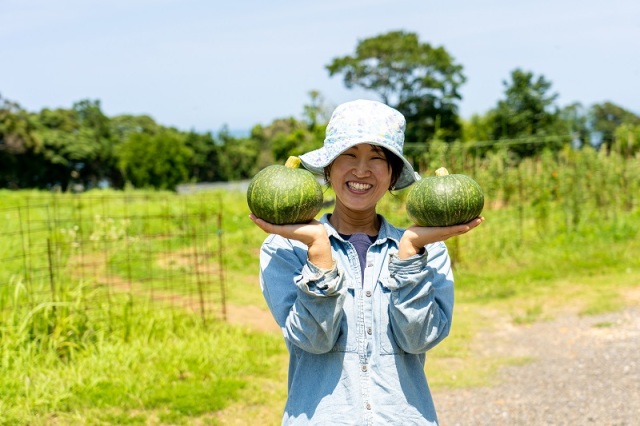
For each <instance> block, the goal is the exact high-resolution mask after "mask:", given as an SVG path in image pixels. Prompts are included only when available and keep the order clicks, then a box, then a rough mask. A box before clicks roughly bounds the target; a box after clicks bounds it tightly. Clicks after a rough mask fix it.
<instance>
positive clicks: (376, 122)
mask: <svg viewBox="0 0 640 426" xmlns="http://www.w3.org/2000/svg"><path fill="white" fill-rule="evenodd" d="M405 125H406V123H405V118H404V116H403V115H402V114H400V113H399V112H398V111H396V110H395V109H393V108H390V107H388V106H387V105H384V104H382V103H380V102H375V101H364V100H357V101H352V102H347V103H345V104H342V105H340V106H338V108H336V110H335V111H334V113H333V115H332V117H331V120H330V121H329V124H328V126H327V133H326V138H325V141H324V145H323V147H322V148H320V149H318V150H315V151H311V152H309V153H306V154H303V155H301V156H300V159H301V161H302V164H303V165H304V167H306V168H307V169H309V170H311V171H312V172H315V173H317V174H324V175H325V178H326V180H327V182H328V183H329V184H330V185H331V186H332V187H333V189H334V191H335V196H336V202H335V207H334V210H333V212H332V213H331V214H326V215H324V216H323V217H322V218H320V220H312V221H311V222H309V223H305V224H298V225H283V226H278V225H273V224H271V223H268V222H266V221H264V220H262V219H258V218H257V217H256V216H253V215H252V217H251V218H252V220H253V221H254V222H255V223H256V225H258V226H259V227H260V228H261V229H262V230H264V231H265V232H267V233H269V234H270V235H269V236H268V237H267V238H266V240H265V241H264V243H263V244H262V248H261V252H260V268H261V269H260V282H261V286H262V291H263V294H264V297H265V299H266V301H267V305H268V306H269V309H270V310H271V313H272V314H273V316H274V318H275V320H276V322H277V323H278V325H279V326H280V329H281V330H282V334H283V336H284V339H285V342H286V345H287V349H288V350H289V354H290V358H289V364H290V367H289V372H290V376H289V382H288V385H289V387H288V392H289V396H288V400H287V404H286V408H285V412H284V417H283V424H288V425H307V424H320V423H322V424H324V423H327V424H345V425H346V424H353V425H362V424H385V423H387V424H416V425H436V424H437V417H436V413H435V408H434V405H433V401H432V398H431V394H430V391H429V387H428V385H427V380H426V377H425V374H424V362H425V352H426V351H427V350H429V349H431V348H432V347H434V346H435V345H437V344H438V343H439V342H440V341H442V339H444V338H445V337H446V336H447V334H448V333H449V329H450V326H451V318H452V311H453V274H452V271H451V262H450V259H449V255H448V252H447V248H446V246H445V244H444V243H443V242H442V241H443V240H446V239H447V238H449V237H451V236H455V235H461V234H463V233H465V232H468V231H469V230H471V229H472V228H474V227H476V226H478V225H479V224H480V223H481V222H482V220H483V219H482V218H478V219H476V220H474V221H472V222H469V223H467V224H464V225H459V226H452V227H442V228H427V227H420V226H411V227H409V228H408V229H400V228H397V227H395V226H393V225H392V224H390V223H389V222H388V221H387V220H386V219H385V218H384V217H383V216H382V215H380V214H378V213H377V211H376V208H377V205H378V202H379V201H380V200H381V199H382V198H383V196H384V195H385V194H386V192H387V191H389V190H391V189H392V188H395V189H402V188H405V187H407V186H409V185H411V184H413V183H414V182H415V181H416V180H417V179H418V178H419V177H418V175H417V174H416V173H415V172H414V170H413V168H412V166H411V164H410V163H409V162H408V161H407V160H406V159H404V157H403V155H402V149H403V145H404V129H405Z"/></svg>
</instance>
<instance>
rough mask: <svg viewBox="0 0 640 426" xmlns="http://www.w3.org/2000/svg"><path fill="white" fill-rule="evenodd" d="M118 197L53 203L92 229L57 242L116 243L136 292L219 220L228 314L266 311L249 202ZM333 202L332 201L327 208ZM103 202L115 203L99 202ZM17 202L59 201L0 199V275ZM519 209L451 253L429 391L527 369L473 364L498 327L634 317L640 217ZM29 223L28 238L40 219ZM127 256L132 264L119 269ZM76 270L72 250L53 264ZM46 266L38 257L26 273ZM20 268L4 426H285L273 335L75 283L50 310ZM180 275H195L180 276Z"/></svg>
mask: <svg viewBox="0 0 640 426" xmlns="http://www.w3.org/2000/svg"><path fill="white" fill-rule="evenodd" d="M494 186H495V185H493V184H492V185H488V184H487V187H489V188H493V187H494ZM562 188H565V187H564V186H563V187H562ZM563 190H565V189H563ZM496 191H498V190H496ZM125 195H128V196H130V199H129V201H128V202H122V199H123V197H122V196H123V194H122V193H112V192H109V191H106V192H100V193H89V194H85V195H82V196H77V195H68V194H63V195H60V196H59V197H58V198H55V202H56V203H59V207H60V209H61V211H62V210H63V209H69V212H71V211H72V210H73V209H72V208H71V207H73V206H75V207H78V206H80V207H81V209H80V211H81V212H82V214H83V217H84V218H85V219H86V220H85V222H84V223H85V225H84V226H83V227H81V228H78V229H77V230H76V229H75V228H74V223H73V222H72V221H69V222H65V221H58V222H56V226H57V228H56V229H53V235H54V236H55V238H59V239H60V240H62V241H71V240H72V237H71V235H72V233H73V232H85V233H86V234H87V235H95V236H97V237H98V242H99V244H98V246H97V247H96V250H98V249H100V247H102V248H104V247H106V245H105V244H103V243H104V239H105V238H107V236H109V235H111V236H115V237H114V238H115V240H113V242H112V243H111V242H110V244H113V250H112V251H113V253H114V254H113V255H109V256H108V257H109V258H110V263H109V265H110V266H109V267H110V268H111V271H112V273H114V274H122V275H123V276H127V274H130V275H131V276H132V277H136V276H142V275H143V274H144V273H145V268H148V264H149V262H148V257H149V256H150V255H151V256H155V255H156V254H157V253H160V252H162V251H163V250H164V251H170V252H175V253H178V252H180V251H184V250H188V249H189V248H190V242H191V240H190V238H189V235H188V233H186V230H188V229H191V227H193V226H197V225H198V224H199V223H202V221H200V220H198V218H199V217H202V216H199V215H203V214H205V213H211V214H215V212H221V213H222V216H221V217H222V232H223V240H222V241H223V244H224V247H223V250H224V266H225V275H226V279H227V282H228V283H229V285H228V286H227V300H228V303H230V304H233V305H235V306H240V307H242V306H259V307H261V308H266V305H265V302H264V300H263V298H262V295H261V293H260V290H259V287H258V277H257V268H258V265H257V253H258V249H259V246H260V243H261V242H262V240H263V239H264V237H265V235H264V234H263V233H262V231H260V230H259V229H258V228H257V227H255V226H254V225H253V224H252V222H251V221H250V220H249V219H248V217H247V215H248V213H249V212H248V209H247V207H246V202H245V201H244V197H243V195H244V194H239V193H214V194H208V195H207V196H206V197H204V196H203V197H200V196H194V197H193V198H189V199H188V200H189V201H185V199H184V198H183V197H179V196H176V195H172V194H154V193H138V192H133V193H126V194H125ZM331 195H332V194H331V193H330V191H328V192H327V194H326V197H327V198H330V197H331ZM103 196H104V197H105V198H107V199H109V198H110V201H108V202H105V204H100V203H96V202H95V200H96V199H97V198H96V197H103ZM405 197H406V191H402V192H400V193H398V194H396V195H395V196H388V197H386V198H385V199H384V201H383V202H382V204H381V206H380V213H382V214H383V215H385V217H387V218H388V219H389V220H390V221H391V222H393V223H395V224H398V225H400V226H405V225H408V220H407V218H406V215H405V213H404V208H403V205H404V204H403V203H404V199H405ZM25 198H28V200H29V201H28V202H29V204H30V205H32V206H40V205H42V206H46V205H51V203H52V202H54V201H52V200H54V199H53V198H52V197H51V195H50V194H47V193H43V192H37V191H27V192H10V191H0V214H2V215H4V219H5V220H4V221H0V239H2V243H1V244H0V260H2V259H10V258H12V255H13V254H14V253H15V252H19V251H20V250H21V249H22V248H23V247H24V244H25V241H24V240H21V239H20V238H19V235H20V234H19V233H11V232H13V231H16V229H15V227H16V223H18V221H17V216H18V215H20V214H22V215H24V214H25V211H24V210H18V209H16V208H13V206H16V205H19V204H20V203H24V202H25ZM166 199H168V200H170V202H168V203H167V202H165V201H164V200H166ZM573 199H574V200H575V197H573ZM160 200H163V201H160ZM489 201H491V200H489ZM524 201H525V200H524V199H523V200H512V202H511V203H510V204H506V205H498V204H496V206H495V207H493V204H492V203H489V204H488V207H487V208H486V209H485V212H484V215H485V217H486V219H487V220H486V222H485V223H483V225H482V226H481V227H480V228H478V229H477V230H475V231H474V232H473V233H471V234H469V235H465V236H463V237H459V238H456V239H453V240H450V241H449V242H448V246H449V248H450V252H451V255H452V259H453V261H454V270H455V275H456V307H455V313H454V323H453V328H452V331H451V335H450V336H449V337H448V338H447V339H446V340H445V341H444V342H443V343H442V344H441V345H439V346H438V347H436V348H435V349H434V350H433V351H431V352H429V354H428V356H427V359H428V364H427V372H428V375H429V378H430V385H431V387H432V388H433V389H435V390H439V389H446V388H459V387H470V386H480V385H484V384H489V383H491V381H492V379H493V377H494V374H495V371H496V370H497V369H498V368H500V366H502V365H514V364H515V365H518V364H522V363H526V362H529V361H530V360H528V359H526V358H517V357H508V356H506V357H503V358H491V359H487V358H486V357H483V356H482V354H479V353H477V351H475V348H474V342H475V339H476V338H477V336H478V335H479V334H480V333H482V332H486V331H490V330H491V329H492V328H494V327H496V324H501V323H503V322H510V323H512V324H515V325H516V326H518V325H524V326H526V325H527V324H531V323H533V322H537V321H546V320H550V319H553V318H554V317H555V316H556V315H559V314H562V313H566V312H571V313H576V314H579V315H595V314H599V313H605V312H611V311H615V310H619V309H622V308H624V307H626V306H629V305H631V304H634V303H637V300H632V299H630V298H628V297H626V295H627V294H629V291H630V290H631V291H636V290H633V289H637V288H638V286H639V283H640V258H638V256H637V253H640V242H639V241H640V239H638V233H639V232H640V211H639V210H638V208H637V206H635V207H634V208H632V209H630V210H629V209H624V208H622V207H620V206H617V207H615V208H614V207H611V206H609V207H607V209H605V210H604V211H602V212H601V211H599V210H598V206H597V205H595V204H594V203H593V202H592V201H593V200H592V199H589V198H588V197H587V199H586V200H585V201H584V204H583V205H581V206H576V205H575V204H573V205H569V204H567V202H565V201H564V200H562V199H560V200H551V199H549V200H547V201H546V202H545V204H544V206H542V207H541V206H540V205H533V204H531V203H526V204H524ZM539 201H540V200H537V202H539ZM180 203H191V204H189V206H188V209H189V211H190V212H192V213H193V216H192V217H191V216H190V218H189V219H188V220H186V222H185V221H184V220H182V221H168V222H167V221H162V220H160V219H157V220H155V219H154V220H151V221H147V222H146V223H145V224H140V223H136V222H131V223H125V222H121V221H119V220H116V219H113V220H110V218H118V217H121V216H123V215H125V214H128V215H130V216H133V215H136V214H148V215H152V216H153V215H155V216H156V217H159V216H161V215H162V213H163V212H167V211H175V210H176V209H178V207H179V206H180ZM183 205H184V204H183ZM568 207H570V208H568ZM578 207H579V208H578ZM76 210H77V209H76ZM31 212H32V217H31V218H30V219H31V225H33V227H34V228H35V225H36V223H37V221H39V220H44V218H45V216H46V212H47V210H46V208H44V207H43V208H34V209H32V210H31ZM97 212H100V216H99V218H98V217H97V216H96V214H95V213H97ZM61 216H65V217H67V216H68V217H73V216H72V215H70V214H69V215H61ZM577 216H579V217H577ZM576 218H577V219H576ZM205 223H206V224H205V226H206V235H207V237H206V238H205V239H204V240H203V241H199V242H198V244H201V245H202V247H205V248H206V249H208V250H210V251H211V252H214V251H215V250H216V249H217V244H218V238H217V236H218V231H219V230H218V227H217V222H216V219H215V216H211V220H207V221H205ZM185 224H186V225H185ZM167 229H170V230H172V231H175V232H174V233H173V234H172V235H174V237H172V238H170V239H167V238H151V239H148V240H145V241H144V245H142V246H140V245H139V244H138V243H136V242H131V241H128V240H126V239H123V237H122V235H123V231H125V233H124V235H127V236H136V235H144V234H147V235H149V234H161V233H166V231H167ZM63 230H64V232H63ZM32 231H33V234H30V235H34V240H35V238H36V237H37V235H36V234H35V229H33V230H32ZM181 231H185V233H184V234H180V232H181ZM203 232H205V231H203ZM44 234H45V235H48V234H47V233H46V232H45V233H44ZM23 235H24V234H23ZM100 238H102V239H103V240H100ZM109 238H111V237H109ZM109 241H112V240H109ZM127 244H129V246H127ZM118 245H120V246H118ZM127 247H128V249H129V250H130V253H128V256H124V251H123V250H126V249H127ZM109 253H111V250H110V251H109ZM65 256H66V257H65ZM71 256H72V254H71V249H69V253H66V254H65V253H63V254H62V256H61V258H64V259H68V258H70V257H71ZM44 260H45V259H42V258H37V257H36V258H34V263H36V264H37V262H42V261H44ZM43 264H44V263H43ZM36 266H38V265H36ZM177 266H180V265H177ZM23 267H24V263H23V261H22V260H21V259H14V260H11V261H9V260H7V261H5V262H3V268H2V269H1V270H0V315H1V317H0V368H1V370H2V372H3V374H2V375H0V389H2V395H1V398H0V424H7V425H9V424H32V425H38V424H43V425H44V424H131V425H138V424H139V425H142V424H145V425H161V424H209V425H228V424H251V423H252V422H253V421H255V419H260V420H261V424H267V425H270V424H273V425H275V424H279V421H280V413H281V411H282V407H283V404H284V400H285V398H286V368H287V354H286V350H285V347H284V343H283V341H282V338H281V337H280V336H278V335H277V334H273V333H260V332H257V331H253V330H250V329H247V328H243V327H237V326H232V325H229V324H224V323H222V322H212V323H210V324H207V326H206V327H205V326H204V325H203V324H202V323H201V322H200V320H199V318H198V317H195V316H192V315H188V314H187V313H186V312H184V311H183V310H181V309H178V308H174V309H163V310H158V309H152V307H151V306H147V305H146V302H144V301H141V300H136V299H135V294H134V295H133V299H130V297H131V296H130V295H122V300H121V301H119V302H118V303H114V304H112V305H111V306H107V305H105V304H101V303H100V302H97V300H100V299H96V298H92V297H91V296H92V295H93V293H94V292H98V291H100V287H99V286H98V287H96V286H91V285H90V284H91V283H89V282H82V281H78V280H77V279H75V280H74V279H72V278H73V276H72V274H71V273H68V274H67V276H66V278H67V281H66V284H65V286H64V288H66V290H65V292H62V293H57V299H56V301H55V303H54V302H52V301H51V300H49V299H48V298H47V296H48V295H49V292H48V287H47V286H48V282H47V281H46V280H43V279H39V278H38V277H35V279H34V282H35V284H31V285H30V286H27V285H26V284H25V282H24V280H22V279H21V278H20V271H21V268H23ZM152 268H153V271H152V273H153V275H154V276H160V275H161V274H162V268H161V267H160V266H158V265H157V264H154V265H153V266H152ZM182 271H183V272H185V273H188V272H189V271H188V268H187V267H185V268H184V269H183V270H182ZM147 272H148V271H147ZM149 285H153V283H149ZM89 300H90V301H91V302H90V309H87V303H88V301H89ZM114 306H116V307H117V308H114ZM106 319H108V321H107V320H106ZM601 326H602V327H607V326H610V325H608V324H603V325H601Z"/></svg>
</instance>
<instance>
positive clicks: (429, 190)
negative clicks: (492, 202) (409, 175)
mask: <svg viewBox="0 0 640 426" xmlns="http://www.w3.org/2000/svg"><path fill="white" fill-rule="evenodd" d="M483 208H484V193H483V192H482V188H481V187H480V185H478V183H477V182H476V181H475V180H473V179H471V178H470V177H469V176H466V175H462V174H449V172H448V171H447V169H445V168H444V167H441V168H439V169H438V170H436V175H435V176H427V177H424V178H422V179H420V180H419V181H418V182H416V183H415V184H413V187H412V188H411V190H410V191H409V194H408V195H407V214H408V215H409V218H410V219H411V220H412V221H413V222H414V223H415V224H416V225H419V226H451V225H459V224H461V223H467V222H469V221H471V220H473V219H475V218H476V217H478V216H479V215H480V213H482V209H483Z"/></svg>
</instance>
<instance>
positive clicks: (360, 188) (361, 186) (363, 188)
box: [348, 182, 373, 191]
mask: <svg viewBox="0 0 640 426" xmlns="http://www.w3.org/2000/svg"><path fill="white" fill-rule="evenodd" d="M348 185H349V188H351V189H353V190H355V191H366V190H367V189H369V188H371V187H372V186H373V185H370V184H368V183H359V182H349V183H348Z"/></svg>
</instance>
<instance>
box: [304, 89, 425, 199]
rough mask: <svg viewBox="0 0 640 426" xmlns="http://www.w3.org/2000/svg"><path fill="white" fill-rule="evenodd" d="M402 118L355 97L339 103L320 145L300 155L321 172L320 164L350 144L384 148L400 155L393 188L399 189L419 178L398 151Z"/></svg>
mask: <svg viewBox="0 0 640 426" xmlns="http://www.w3.org/2000/svg"><path fill="white" fill-rule="evenodd" d="M405 126H406V121H405V118H404V116H403V115H402V114H401V113H400V112H398V111H397V110H395V109H393V108H391V107H389V106H387V105H385V104H383V103H381V102H376V101H369V100H362V99H360V100H356V101H351V102H346V103H344V104H341V105H339V106H338V107H337V108H336V109H335V111H333V114H332V115H331V119H330V120H329V124H328V125H327V131H326V137H325V139H324V146H323V147H322V148H320V149H316V150H315V151H310V152H308V153H306V154H302V155H301V156H300V160H301V162H302V165H303V166H304V167H305V168H306V169H308V170H309V171H311V172H314V173H317V174H320V175H322V174H324V168H325V167H326V166H328V165H329V164H331V163H332V162H333V160H335V159H336V157H337V156H338V155H340V154H341V153H342V152H344V151H346V150H347V149H349V148H351V147H352V146H354V145H358V144H361V143H368V144H371V145H378V146H382V147H385V148H387V149H388V150H389V151H391V152H392V153H394V154H395V155H397V156H398V157H399V158H401V159H402V162H403V163H404V167H403V168H402V172H401V173H400V176H399V177H398V181H397V182H396V184H395V186H394V189H402V188H406V187H407V186H409V185H411V184H412V183H414V182H416V181H417V180H419V179H420V175H418V173H416V172H415V171H414V170H413V167H412V166H411V164H410V163H409V162H408V161H407V160H406V159H405V158H404V156H403V155H402V148H403V145H404V129H405Z"/></svg>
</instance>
